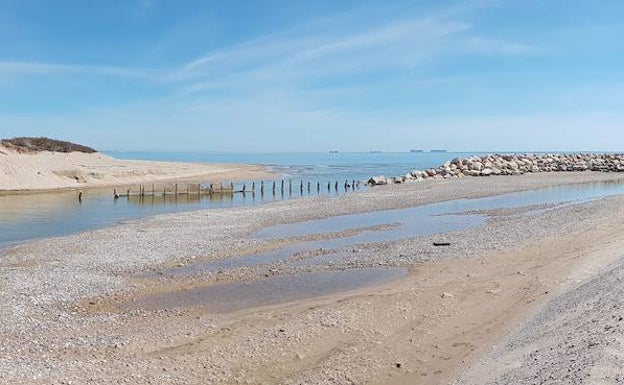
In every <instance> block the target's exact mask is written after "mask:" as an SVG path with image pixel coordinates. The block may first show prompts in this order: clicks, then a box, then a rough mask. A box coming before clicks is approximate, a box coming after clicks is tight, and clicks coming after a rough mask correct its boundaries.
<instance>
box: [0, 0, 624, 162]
mask: <svg viewBox="0 0 624 385" xmlns="http://www.w3.org/2000/svg"><path fill="white" fill-rule="evenodd" d="M622 15H624V1H621V0H602V1H589V0H587V1H580V0H548V1H538V0H534V1H528V0H527V1H521V0H483V1H478V0H475V1H469V0H467V1H444V0H441V1H401V0H398V1H387V0H386V1H350V0H341V1H333V0H319V1H298V0H289V1H286V0H283V1H277V0H273V1H251V0H248V1H242V0H230V1H192V0H187V1H166V0H127V1H115V0H109V1H82V0H75V1H61V0H59V1H44V0H40V1H34V0H0V137H11V136H25V135H28V136H50V137H55V138H61V139H67V140H73V141H77V142H80V143H84V144H88V145H92V146H95V147H97V148H99V149H103V150H147V151H152V150H156V151H158V150H192V151H197V150H199V151H245V152H247V151H260V152H272V151H326V150H329V149H337V150H341V151H368V150H370V149H380V150H384V151H404V150H407V149H410V148H424V149H429V148H448V149H451V150H466V151H471V150H486V151H494V150H499V151H513V150H536V151H537V150H610V151H617V150H624V71H623V70H622V69H623V68H624V23H622Z"/></svg>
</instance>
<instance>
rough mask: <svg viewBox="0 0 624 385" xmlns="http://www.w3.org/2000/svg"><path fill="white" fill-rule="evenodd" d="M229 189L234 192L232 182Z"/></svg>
mask: <svg viewBox="0 0 624 385" xmlns="http://www.w3.org/2000/svg"><path fill="white" fill-rule="evenodd" d="M230 190H232V192H234V182H230Z"/></svg>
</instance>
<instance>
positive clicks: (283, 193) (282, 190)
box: [282, 179, 284, 195]
mask: <svg viewBox="0 0 624 385" xmlns="http://www.w3.org/2000/svg"><path fill="white" fill-rule="evenodd" d="M282 195H284V179H282Z"/></svg>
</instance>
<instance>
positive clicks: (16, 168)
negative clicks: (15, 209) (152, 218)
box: [0, 146, 277, 195]
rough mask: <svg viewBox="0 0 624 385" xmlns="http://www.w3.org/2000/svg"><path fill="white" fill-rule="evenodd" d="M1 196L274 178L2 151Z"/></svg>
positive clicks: (243, 167) (230, 168)
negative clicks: (138, 185)
mask: <svg viewBox="0 0 624 385" xmlns="http://www.w3.org/2000/svg"><path fill="white" fill-rule="evenodd" d="M0 150H2V151H1V153H0V195H19V194H29V193H38V192H54V191H75V190H83V189H96V188H106V187H109V188H110V187H121V186H127V185H136V184H141V183H172V182H188V183H198V182H208V181H210V182H222V181H237V180H252V179H262V178H267V179H271V178H274V177H275V176H276V175H277V174H275V173H273V172H272V171H270V170H269V169H268V168H267V167H265V166H262V165H250V164H225V163H224V164H217V163H214V164H213V163H205V164H204V163H185V162H162V161H147V160H120V159H116V158H112V157H110V156H108V155H104V154H102V153H92V154H87V153H78V152H72V153H57V152H46V151H42V152H36V153H20V152H16V151H14V150H11V149H8V148H6V147H2V146H0Z"/></svg>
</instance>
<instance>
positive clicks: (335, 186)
mask: <svg viewBox="0 0 624 385" xmlns="http://www.w3.org/2000/svg"><path fill="white" fill-rule="evenodd" d="M334 190H336V192H338V181H336V184H335V185H334Z"/></svg>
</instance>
